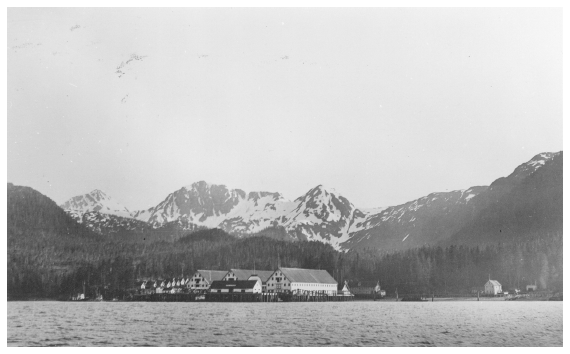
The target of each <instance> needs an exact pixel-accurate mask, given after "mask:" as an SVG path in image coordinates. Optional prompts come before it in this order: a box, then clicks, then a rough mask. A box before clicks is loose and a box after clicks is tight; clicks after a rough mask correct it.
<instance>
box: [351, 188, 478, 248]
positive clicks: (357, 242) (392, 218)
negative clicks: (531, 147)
mask: <svg viewBox="0 0 570 354" xmlns="http://www.w3.org/2000/svg"><path fill="white" fill-rule="evenodd" d="M487 188H488V187H471V188H469V189H466V190H457V191H451V192H441V193H431V194H429V195H427V196H425V197H422V198H419V199H416V200H414V201H411V202H408V203H405V204H402V205H398V206H393V207H388V208H386V209H384V210H382V211H381V212H379V213H374V214H369V215H368V216H367V217H366V218H365V219H364V220H363V221H362V222H359V223H357V224H356V225H355V228H353V230H352V231H353V232H352V233H351V235H350V239H349V240H347V241H346V242H345V243H344V244H342V245H341V247H342V248H343V249H352V248H368V247H370V248H387V249H407V248H411V247H417V246H422V245H426V244H435V243H437V242H439V241H442V240H445V239H447V238H449V237H450V236H451V235H452V234H453V233H454V232H456V231H457V230H458V229H459V228H460V227H461V226H462V225H463V223H464V220H465V219H466V218H472V217H473V215H474V213H475V210H476V208H475V207H474V205H473V202H472V200H473V198H475V197H476V196H477V195H479V194H480V193H481V192H484V191H485V190H486V189H487Z"/></svg>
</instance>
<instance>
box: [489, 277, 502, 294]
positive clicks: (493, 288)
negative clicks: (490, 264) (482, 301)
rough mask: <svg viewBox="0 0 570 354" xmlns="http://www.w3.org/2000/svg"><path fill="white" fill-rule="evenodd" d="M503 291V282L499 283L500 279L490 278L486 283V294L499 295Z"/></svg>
mask: <svg viewBox="0 0 570 354" xmlns="http://www.w3.org/2000/svg"><path fill="white" fill-rule="evenodd" d="M502 292H503V287H502V286H501V283H499V282H498V281H496V280H491V279H489V280H488V281H487V282H486V283H485V294H487V295H497V294H499V293H502Z"/></svg>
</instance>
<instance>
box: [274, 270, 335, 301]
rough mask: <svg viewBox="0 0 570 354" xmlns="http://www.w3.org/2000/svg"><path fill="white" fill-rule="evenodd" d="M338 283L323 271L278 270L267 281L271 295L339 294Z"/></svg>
mask: <svg viewBox="0 0 570 354" xmlns="http://www.w3.org/2000/svg"><path fill="white" fill-rule="evenodd" d="M337 287H338V283H337V281H336V280H334V278H333V277H332V276H331V275H330V274H329V273H328V272H327V271H326V270H321V269H302V268H283V267H280V268H278V269H277V270H276V271H275V272H274V273H273V274H272V275H271V276H270V277H269V279H268V280H267V292H270V293H282V292H284V293H287V292H291V293H308V294H310V293H313V294H314V293H321V294H327V295H336V294H337Z"/></svg>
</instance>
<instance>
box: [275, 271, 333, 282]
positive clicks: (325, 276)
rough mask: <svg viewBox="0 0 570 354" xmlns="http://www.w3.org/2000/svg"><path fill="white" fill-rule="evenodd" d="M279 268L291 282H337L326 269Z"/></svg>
mask: <svg viewBox="0 0 570 354" xmlns="http://www.w3.org/2000/svg"><path fill="white" fill-rule="evenodd" d="M279 270H281V273H283V275H285V277H287V279H289V281H291V282H296V283H320V284H335V285H336V284H337V282H336V280H334V278H333V277H332V276H331V275H330V274H329V272H327V271H326V270H321V269H302V268H279Z"/></svg>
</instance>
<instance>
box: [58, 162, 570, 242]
mask: <svg viewBox="0 0 570 354" xmlns="http://www.w3.org/2000/svg"><path fill="white" fill-rule="evenodd" d="M561 159H562V152H558V153H542V154H539V155H536V156H535V157H533V158H532V159H531V160H529V161H528V162H526V163H524V164H521V165H520V166H518V167H517V168H516V169H515V170H514V171H513V173H511V174H510V175H509V176H507V177H504V178H499V179H497V180H496V181H494V182H493V183H492V184H491V185H490V186H477V187H471V188H468V189H465V190H458V191H451V192H441V193H432V194H429V195H427V196H425V197H422V198H419V199H417V200H413V201H410V202H408V203H405V204H402V205H398V206H391V207H385V208H373V209H360V208H356V207H355V206H354V205H353V204H352V203H350V202H349V201H348V199H346V198H345V197H343V196H342V195H340V194H339V193H337V192H336V191H335V190H334V189H330V188H325V187H324V186H322V185H319V186H316V187H314V188H312V189H310V190H309V191H308V192H307V193H305V194H303V195H302V196H300V197H298V198H297V199H295V200H293V201H291V200H288V199H286V198H284V197H283V196H282V195H281V194H280V193H272V192H249V193H246V192H245V191H243V190H241V189H229V188H227V187H226V186H224V185H215V184H208V183H206V182H204V181H200V182H196V183H193V184H192V185H189V186H185V187H182V188H180V189H179V190H177V191H174V192H172V193H170V194H169V195H168V196H167V197H166V198H165V199H164V200H163V201H162V202H160V203H159V204H158V205H157V206H155V207H152V208H149V209H147V210H141V211H135V212H132V213H130V212H129V211H128V209H127V208H125V207H123V206H121V205H120V204H118V203H116V202H115V201H114V200H113V199H111V198H110V197H108V196H107V195H105V194H104V193H102V192H100V191H97V190H96V191H93V192H91V193H89V194H87V195H84V196H79V197H75V198H72V199H71V200H69V201H68V202H66V203H65V204H63V205H62V208H64V209H65V210H66V211H67V212H68V214H70V215H71V216H73V217H74V218H75V219H76V220H78V221H80V222H83V223H86V225H87V226H88V227H89V228H90V229H92V230H95V231H97V232H99V233H106V234H113V233H115V234H120V232H119V231H120V230H126V231H129V232H135V233H136V232H143V230H144V232H149V230H151V231H152V230H155V231H156V232H162V233H164V234H167V233H173V235H170V234H169V235H170V236H172V237H174V234H175V235H176V236H177V237H178V236H182V235H183V233H184V232H189V231H193V230H196V229H199V228H220V229H223V230H225V231H227V232H229V233H231V234H234V235H236V236H238V237H244V236H247V235H250V234H259V233H260V232H263V230H266V229H268V228H279V229H281V230H285V232H286V233H287V234H288V236H287V237H289V239H290V240H316V241H321V242H324V243H328V244H331V245H332V246H333V247H335V248H336V249H342V250H349V249H363V248H378V249H383V250H398V249H408V248H412V247H417V246H422V245H429V244H438V243H442V242H446V241H447V240H450V239H452V238H454V237H455V238H457V236H454V235H456V234H457V233H459V232H460V231H461V232H463V233H464V234H468V233H466V231H465V230H466V227H467V225H472V224H473V223H475V224H477V222H478V221H477V220H479V219H478V218H480V216H481V215H483V214H484V213H485V211H486V210H490V208H493V207H494V206H495V205H501V204H500V203H501V200H503V199H504V198H506V197H508V195H509V193H512V191H517V188H518V187H517V186H521V185H525V183H526V184H528V183H530V182H528V181H531V180H532V179H533V178H534V179H536V178H538V177H536V176H539V175H541V174H542V173H544V171H550V170H551V169H553V167H552V166H557V164H560V166H561ZM557 161H558V162H557ZM552 173H554V175H555V176H556V173H558V172H556V171H555V172H552ZM560 174H561V172H560ZM557 183H558V182H557ZM547 187H548V184H547V183H544V187H543V186H541V185H540V184H537V186H535V187H534V188H535V190H538V191H541V190H542V188H547ZM548 188H549V187H548ZM519 189H520V188H519ZM555 190H556V189H555ZM520 193H523V192H520ZM525 193H526V192H525ZM536 193H539V192H536ZM536 193H535V194H536ZM527 194H528V193H527ZM529 198H530V197H529ZM551 199H552V198H551ZM497 203H498V204H497ZM520 203H521V202H519V204H520ZM379 204H381V203H379ZM509 208H511V209H512V208H513V207H512V206H511V207H509ZM100 213H104V214H106V215H103V216H101V215H99V214H100ZM494 213H500V211H499V212H497V211H495V212H494ZM473 227H475V226H472V228H473ZM118 230H119V231H118ZM462 230H463V231H462ZM462 237H463V238H462V240H463V241H462V242H467V241H466V240H467V239H466V237H468V236H462Z"/></svg>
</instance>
